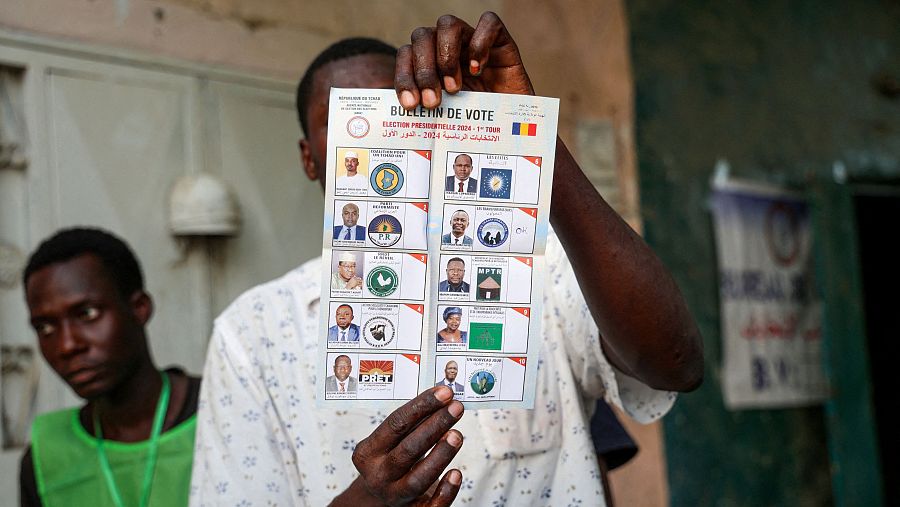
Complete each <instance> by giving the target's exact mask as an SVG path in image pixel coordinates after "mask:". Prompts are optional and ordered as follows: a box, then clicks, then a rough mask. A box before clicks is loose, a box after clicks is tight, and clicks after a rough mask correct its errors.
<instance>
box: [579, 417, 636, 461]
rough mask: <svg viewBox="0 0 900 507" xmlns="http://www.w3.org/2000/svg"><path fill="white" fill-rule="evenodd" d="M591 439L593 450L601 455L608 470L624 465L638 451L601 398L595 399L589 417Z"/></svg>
mask: <svg viewBox="0 0 900 507" xmlns="http://www.w3.org/2000/svg"><path fill="white" fill-rule="evenodd" d="M591 439H592V440H593V441H594V450H596V451H597V454H599V455H600V456H602V457H603V459H604V461H606V465H607V466H608V467H609V469H610V470H614V469H616V468H618V467H620V466H622V465H624V464H625V463H627V462H628V461H629V460H630V459H631V458H633V457H634V455H635V454H637V452H638V447H637V444H636V443H635V441H634V440H632V438H631V435H629V434H628V432H627V431H625V428H624V427H623V426H622V423H620V422H619V419H617V418H616V414H615V412H613V411H612V409H611V408H610V406H609V405H607V404H606V402H605V401H603V400H597V406H596V409H595V411H594V416H593V417H592V418H591Z"/></svg>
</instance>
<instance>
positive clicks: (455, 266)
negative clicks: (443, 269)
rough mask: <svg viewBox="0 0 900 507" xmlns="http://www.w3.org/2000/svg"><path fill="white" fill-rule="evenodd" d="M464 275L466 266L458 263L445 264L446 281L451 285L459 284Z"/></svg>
mask: <svg viewBox="0 0 900 507" xmlns="http://www.w3.org/2000/svg"><path fill="white" fill-rule="evenodd" d="M465 275H466V265H465V264H463V263H462V262H459V261H450V262H448V263H447V281H448V282H450V283H452V284H453V285H457V284H459V282H461V281H462V280H463V277H464V276H465Z"/></svg>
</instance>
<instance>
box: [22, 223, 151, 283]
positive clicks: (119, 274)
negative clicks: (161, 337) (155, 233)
mask: <svg viewBox="0 0 900 507" xmlns="http://www.w3.org/2000/svg"><path fill="white" fill-rule="evenodd" d="M86 254H92V255H96V256H97V258H99V259H100V262H101V264H102V265H103V268H104V269H105V270H106V272H107V274H108V275H109V277H110V279H111V280H112V281H113V283H115V284H116V288H117V289H118V290H119V294H120V295H121V296H122V297H123V298H128V297H130V296H131V295H132V294H134V293H135V291H139V290H143V289H144V276H143V274H141V266H140V263H138V260H137V257H135V255H134V252H132V251H131V249H130V248H129V247H128V245H127V244H126V243H125V241H123V240H122V239H120V238H119V237H117V236H114V235H113V234H112V233H110V232H107V231H104V230H102V229H95V228H89V227H73V228H70V229H63V230H61V231H58V232H57V233H56V234H54V235H53V236H51V237H49V238H47V239H45V240H44V241H43V242H42V243H41V244H40V245H39V246H38V247H37V250H35V251H34V253H32V254H31V257H29V258H28V264H27V265H26V266H25V272H24V274H23V275H22V283H23V284H24V285H25V286H27V285H28V279H29V278H30V277H31V275H32V274H34V273H35V272H37V271H39V270H41V269H43V268H45V267H47V266H49V265H51V264H56V263H59V262H66V261H69V260H72V259H74V258H76V257H79V256H81V255H86Z"/></svg>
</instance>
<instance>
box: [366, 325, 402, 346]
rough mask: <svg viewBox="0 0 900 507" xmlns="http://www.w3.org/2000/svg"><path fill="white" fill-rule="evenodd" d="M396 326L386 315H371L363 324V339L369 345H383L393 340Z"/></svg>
mask: <svg viewBox="0 0 900 507" xmlns="http://www.w3.org/2000/svg"><path fill="white" fill-rule="evenodd" d="M395 335H396V327H395V326H394V323H393V322H391V321H390V319H388V318H386V317H372V318H371V319H369V320H367V321H366V323H365V325H364V326H363V339H364V340H365V341H366V343H368V344H369V346H371V347H375V348H381V347H385V346H387V345H388V344H390V343H391V342H393V341H394V336H395Z"/></svg>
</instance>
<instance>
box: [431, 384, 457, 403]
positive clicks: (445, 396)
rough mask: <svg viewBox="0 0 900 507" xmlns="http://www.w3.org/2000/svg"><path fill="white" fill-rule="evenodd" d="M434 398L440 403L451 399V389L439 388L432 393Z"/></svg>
mask: <svg viewBox="0 0 900 507" xmlns="http://www.w3.org/2000/svg"><path fill="white" fill-rule="evenodd" d="M434 397H435V398H437V399H438V400H439V401H441V402H445V401H447V400H449V399H450V398H452V397H453V389H450V388H449V387H447V386H441V388H440V389H438V390H437V391H435V392H434Z"/></svg>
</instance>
